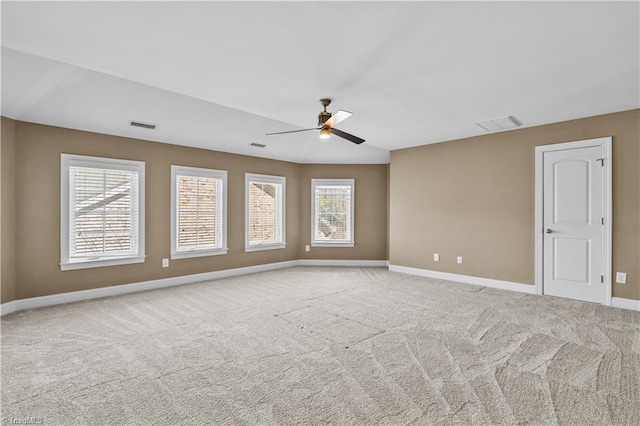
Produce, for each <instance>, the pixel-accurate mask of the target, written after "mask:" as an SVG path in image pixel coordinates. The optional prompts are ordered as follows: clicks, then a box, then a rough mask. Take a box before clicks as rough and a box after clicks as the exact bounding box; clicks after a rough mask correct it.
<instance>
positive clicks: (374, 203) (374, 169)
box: [299, 164, 387, 260]
mask: <svg viewBox="0 0 640 426" xmlns="http://www.w3.org/2000/svg"><path fill="white" fill-rule="evenodd" d="M313 178H320V179H323V178H327V179H328V178H335V179H355V191H354V192H355V207H354V211H355V229H354V233H355V242H356V244H355V246H354V247H340V248H327V247H311V251H310V252H305V251H304V245H306V244H310V241H311V179H313ZM300 200H302V204H301V208H300V221H301V225H302V226H301V233H300V241H301V243H300V244H301V247H300V253H299V255H300V258H301V259H367V260H369V259H371V260H386V259H387V165H386V164H357V165H353V164H333V165H328V164H304V165H302V168H301V169H300Z"/></svg>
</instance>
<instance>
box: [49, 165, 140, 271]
mask: <svg viewBox="0 0 640 426" xmlns="http://www.w3.org/2000/svg"><path fill="white" fill-rule="evenodd" d="M61 166H62V167H61V191H60V194H61V198H60V206H61V215H60V222H61V224H60V231H61V235H60V246H61V247H60V253H61V261H60V269H62V270H63V271H67V270H72V269H83V268H94V267H100V266H111V265H121V264H126V263H141V262H144V258H145V254H144V162H141V161H129V160H116V159H111V158H98V157H86V156H82V155H69V154H62V156H61Z"/></svg>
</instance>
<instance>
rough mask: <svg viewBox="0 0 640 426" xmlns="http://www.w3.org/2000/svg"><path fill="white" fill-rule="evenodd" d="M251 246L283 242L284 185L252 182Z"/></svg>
mask: <svg viewBox="0 0 640 426" xmlns="http://www.w3.org/2000/svg"><path fill="white" fill-rule="evenodd" d="M248 190H249V206H248V208H249V245H257V244H270V243H278V242H282V229H281V228H282V214H283V212H282V209H283V205H282V204H283V203H282V184H277V183H269V182H259V181H250V183H249V188H248Z"/></svg>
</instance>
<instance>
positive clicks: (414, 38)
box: [1, 2, 640, 163]
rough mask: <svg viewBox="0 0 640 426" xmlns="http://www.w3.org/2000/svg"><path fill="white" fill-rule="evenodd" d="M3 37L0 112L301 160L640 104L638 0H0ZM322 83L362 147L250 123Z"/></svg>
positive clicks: (282, 110) (275, 119)
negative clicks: (149, 126)
mask: <svg viewBox="0 0 640 426" xmlns="http://www.w3.org/2000/svg"><path fill="white" fill-rule="evenodd" d="M1 35H2V46H3V48H2V114H3V115H6V116H9V117H12V118H16V119H20V120H24V121H31V122H38V123H45V124H52V125H58V126H63V127H70V128H76V129H82V130H89V131H96V132H101V133H108V134H114V135H119V136H129V137H135V138H141V139H148V140H154V141H160V142H168V143H175V144H181V145H187V146H197V147H202V148H208V149H214V150H222V151H228V152H235V153H240V154H246V155H255V156H263V157H268V158H278V159H284V160H289V161H296V162H302V163H386V162H388V159H389V151H390V150H394V149H399V148H404V147H410V146H416V145H424V144H429V143H436V142H442V141H446V140H451V139H458V138H462V137H469V136H475V135H479V134H484V133H485V131H484V130H482V129H480V128H479V127H477V126H476V125H475V124H474V123H475V122H477V121H483V120H487V119H492V118H497V117H502V116H506V115H513V116H515V117H516V118H517V119H518V120H519V121H520V122H522V124H523V127H529V126H536V125H541V124H546V123H551V122H558V121H564V120H569V119H574V118H580V117H587V116H593V115H598V114H604V113H609V112H615V111H623V110H629V109H634V108H639V107H640V3H638V2H402V3H397V2H63V3H57V2H55V3H54V2H44V3H43V2H36V3H33V2H2V33H1ZM322 97H330V98H332V99H333V100H334V102H333V104H332V105H331V106H330V107H329V110H330V111H335V110H338V109H345V110H348V111H351V112H353V113H354V115H353V116H352V117H351V118H349V119H348V120H346V121H344V122H342V123H340V125H338V126H337V127H338V128H340V129H341V130H344V131H346V132H349V133H353V134H355V135H357V136H360V137H362V138H364V139H366V140H367V141H366V142H365V143H364V144H362V145H354V144H352V143H350V142H347V141H345V140H343V139H340V138H337V137H335V136H334V137H332V138H331V139H330V140H328V141H323V140H320V139H319V138H318V137H317V134H316V133H315V132H309V133H294V134H291V135H282V136H265V135H264V134H265V133H267V132H273V131H282V130H290V129H299V128H307V127H314V126H315V125H316V121H317V118H316V116H317V114H318V112H319V111H320V110H321V106H320V104H319V103H318V100H319V99H320V98H322ZM130 119H134V120H140V121H145V122H151V123H156V124H158V129H157V130H155V131H149V130H144V129H136V128H132V127H130V126H128V120H130ZM251 142H258V143H265V144H267V145H268V146H267V148H264V149H260V148H253V147H250V146H249V143H251Z"/></svg>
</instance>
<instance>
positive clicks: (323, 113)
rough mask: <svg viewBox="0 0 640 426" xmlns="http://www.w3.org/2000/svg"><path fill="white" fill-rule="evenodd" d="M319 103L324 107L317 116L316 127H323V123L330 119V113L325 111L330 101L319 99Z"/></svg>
mask: <svg viewBox="0 0 640 426" xmlns="http://www.w3.org/2000/svg"><path fill="white" fill-rule="evenodd" d="M320 103H321V104H322V106H323V107H324V111H321V112H320V114H318V126H324V123H326V121H327V120H328V119H330V118H331V113H330V112H328V111H327V107H328V106H329V104H330V103H331V99H327V98H322V99H320Z"/></svg>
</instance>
